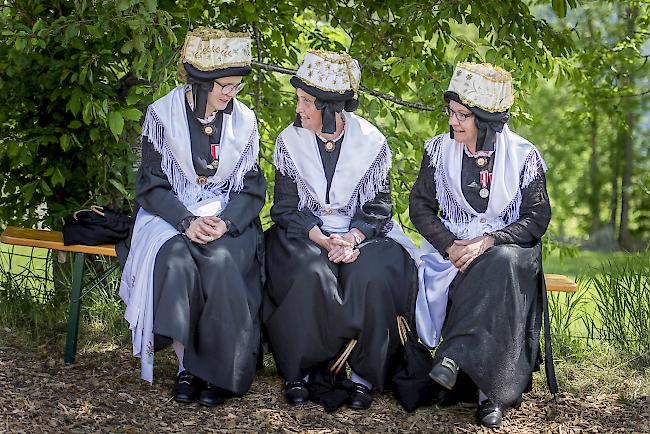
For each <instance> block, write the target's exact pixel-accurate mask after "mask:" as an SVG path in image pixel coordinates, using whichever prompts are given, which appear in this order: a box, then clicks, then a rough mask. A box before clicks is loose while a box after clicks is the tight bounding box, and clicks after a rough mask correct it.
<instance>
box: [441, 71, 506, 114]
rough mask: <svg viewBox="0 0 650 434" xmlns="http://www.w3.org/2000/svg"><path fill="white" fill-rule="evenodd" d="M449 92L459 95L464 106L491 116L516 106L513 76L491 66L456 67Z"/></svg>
mask: <svg viewBox="0 0 650 434" xmlns="http://www.w3.org/2000/svg"><path fill="white" fill-rule="evenodd" d="M447 92H454V93H456V94H457V95H458V96H459V97H460V100H461V101H462V103H463V104H465V105H467V106H472V107H478V108H480V109H483V110H485V111H486V112H489V113H497V112H504V111H506V110H508V109H510V107H511V106H512V103H513V102H514V96H513V92H512V76H511V75H510V73H509V72H508V71H506V70H504V69H502V68H499V67H498V66H493V65H491V64H489V63H470V62H463V63H459V64H458V65H456V69H455V70H454V75H453V76H452V78H451V81H450V82H449V88H448V89H447Z"/></svg>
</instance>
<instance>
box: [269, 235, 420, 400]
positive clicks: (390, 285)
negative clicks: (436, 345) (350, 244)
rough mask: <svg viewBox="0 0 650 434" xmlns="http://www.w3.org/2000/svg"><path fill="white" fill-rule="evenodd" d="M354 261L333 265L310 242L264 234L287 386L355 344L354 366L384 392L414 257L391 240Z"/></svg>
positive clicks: (381, 240) (375, 243) (273, 341)
mask: <svg viewBox="0 0 650 434" xmlns="http://www.w3.org/2000/svg"><path fill="white" fill-rule="evenodd" d="M360 251H361V252H360V255H359V257H358V258H357V260H356V261H354V262H353V263H351V264H335V263H333V262H330V261H329V260H328V259H327V251H326V250H325V249H323V248H321V247H320V246H318V245H317V244H316V243H314V242H312V241H311V240H309V239H308V238H289V237H287V233H286V231H285V230H283V229H281V228H279V227H278V226H277V225H276V226H273V227H271V228H270V229H269V230H268V231H267V239H266V270H267V273H266V275H267V286H266V288H267V292H266V294H267V296H266V297H265V301H264V306H263V312H264V313H263V316H264V324H265V326H266V330H267V333H268V338H269V342H270V345H271V349H272V351H273V355H274V358H275V361H276V366H277V368H278V371H279V372H280V374H281V375H282V376H283V377H284V378H285V379H286V380H288V381H298V380H300V379H302V378H303V377H304V376H305V375H306V374H307V373H309V372H310V370H312V369H314V368H317V367H318V366H322V365H323V364H326V363H329V362H331V361H332V360H333V359H334V358H336V356H337V355H338V354H339V353H340V352H341V350H342V348H343V347H344V346H345V345H346V344H347V343H348V342H349V341H350V339H357V340H358V342H357V344H356V346H355V347H354V350H353V351H352V353H351V354H350V356H349V358H348V363H349V365H350V367H351V368H352V369H353V370H354V371H355V372H356V373H357V374H359V375H360V376H361V377H363V378H364V379H366V380H367V381H369V382H370V383H371V384H372V385H373V386H374V387H376V388H377V389H378V390H380V391H382V390H383V389H384V385H385V381H386V376H387V374H388V373H389V371H390V369H389V366H390V360H391V357H392V356H393V354H394V353H395V352H396V351H397V350H398V349H399V346H400V345H401V343H400V342H399V338H398V333H397V322H396V321H397V315H409V310H410V306H411V301H412V300H413V297H415V294H416V290H417V289H416V288H417V272H416V268H415V265H414V263H413V260H412V259H411V258H410V257H409V255H408V254H407V253H406V251H405V250H404V249H403V248H402V246H400V245H399V244H397V243H396V242H395V241H394V240H392V239H390V238H385V237H378V238H376V239H373V240H369V241H368V242H367V243H365V244H362V245H361V246H360Z"/></svg>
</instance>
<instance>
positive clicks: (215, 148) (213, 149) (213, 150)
mask: <svg viewBox="0 0 650 434" xmlns="http://www.w3.org/2000/svg"><path fill="white" fill-rule="evenodd" d="M210 154H212V163H210V164H208V165H207V168H208V169H211V170H217V169H218V168H219V145H218V144H211V145H210Z"/></svg>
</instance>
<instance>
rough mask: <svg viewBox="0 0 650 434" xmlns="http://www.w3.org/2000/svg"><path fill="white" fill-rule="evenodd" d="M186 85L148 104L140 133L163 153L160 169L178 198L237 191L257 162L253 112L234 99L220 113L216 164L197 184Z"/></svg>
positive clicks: (186, 199) (191, 199)
mask: <svg viewBox="0 0 650 434" xmlns="http://www.w3.org/2000/svg"><path fill="white" fill-rule="evenodd" d="M186 89H187V86H179V87H177V88H175V89H174V90H172V91H171V92H170V93H168V94H167V95H165V96H164V97H162V98H160V99H159V100H157V101H156V102H154V103H153V104H151V105H150V106H149V109H148V110H147V116H146V118H145V120H144V124H143V125H142V137H143V138H148V139H149V141H150V142H151V143H152V144H153V146H154V148H155V149H156V151H158V152H159V153H160V155H162V165H161V166H162V169H163V172H164V173H165V175H167V178H168V179H169V182H170V184H171V185H172V188H173V189H174V192H175V193H176V195H177V196H178V198H179V199H180V201H181V202H183V203H184V204H185V205H186V206H188V205H191V204H192V203H197V202H200V201H201V200H204V199H209V198H212V197H216V196H218V195H219V194H221V193H222V192H223V191H224V190H226V191H228V192H230V191H231V190H232V191H235V192H237V191H240V190H241V189H242V188H243V187H244V175H246V173H247V172H248V171H249V170H251V169H252V168H253V167H254V166H255V163H256V162H257V155H258V153H259V133H258V131H257V119H256V118H255V113H254V112H253V111H252V110H251V109H249V108H248V107H246V105H244V104H242V103H241V102H239V101H237V100H236V99H235V100H233V110H232V113H231V114H230V115H228V114H224V116H223V126H222V129H221V142H220V143H221V146H220V148H221V150H220V155H219V168H218V169H217V171H216V173H215V174H214V175H213V176H211V177H209V178H208V182H207V184H205V185H199V184H198V183H197V182H196V180H197V178H198V175H197V174H196V171H195V170H194V164H193V163H192V146H191V144H190V132H189V128H188V120H187V113H186V110H185V91H186Z"/></svg>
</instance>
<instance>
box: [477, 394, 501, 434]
mask: <svg viewBox="0 0 650 434" xmlns="http://www.w3.org/2000/svg"><path fill="white" fill-rule="evenodd" d="M502 418H503V411H501V409H500V408H499V407H498V406H497V405H495V404H494V403H493V402H492V401H490V400H489V399H486V400H485V401H483V402H481V403H480V404H479V405H478V408H477V409H476V422H477V423H478V424H479V425H483V426H485V427H488V428H499V427H500V426H501V419H502Z"/></svg>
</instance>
